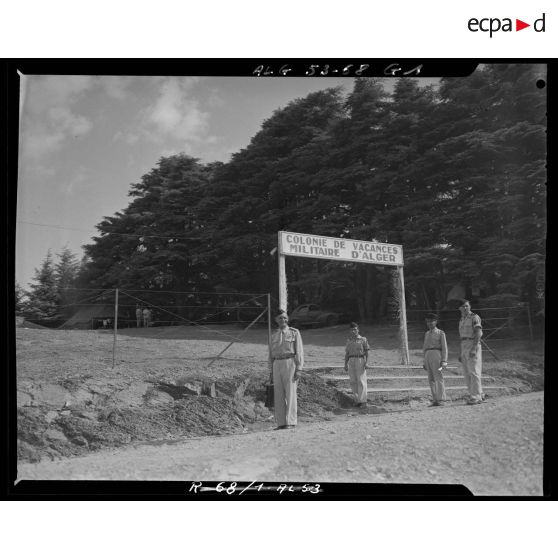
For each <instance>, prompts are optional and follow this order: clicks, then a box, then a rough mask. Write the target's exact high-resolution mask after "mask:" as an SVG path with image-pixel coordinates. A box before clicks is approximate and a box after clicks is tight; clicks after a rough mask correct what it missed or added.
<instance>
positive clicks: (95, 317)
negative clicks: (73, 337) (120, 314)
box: [60, 304, 114, 329]
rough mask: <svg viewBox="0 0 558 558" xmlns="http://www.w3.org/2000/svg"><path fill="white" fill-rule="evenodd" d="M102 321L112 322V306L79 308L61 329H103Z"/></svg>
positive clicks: (102, 305) (100, 305)
mask: <svg viewBox="0 0 558 558" xmlns="http://www.w3.org/2000/svg"><path fill="white" fill-rule="evenodd" d="M103 320H111V323H112V322H114V305H111V304H92V305H89V306H83V307H82V308H80V309H79V310H78V311H77V312H76V313H75V314H74V315H73V316H72V317H71V318H70V319H68V320H66V321H65V322H64V323H63V324H62V325H61V326H60V328H62V329H91V328H93V329H95V328H98V327H99V328H100V327H103Z"/></svg>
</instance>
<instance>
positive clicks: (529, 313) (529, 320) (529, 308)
mask: <svg viewBox="0 0 558 558" xmlns="http://www.w3.org/2000/svg"><path fill="white" fill-rule="evenodd" d="M525 305H526V306H527V320H528V322H529V336H530V337H531V343H532V342H533V324H532V322H531V306H530V304H529V303H528V302H526V303H525Z"/></svg>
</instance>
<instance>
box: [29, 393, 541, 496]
mask: <svg viewBox="0 0 558 558" xmlns="http://www.w3.org/2000/svg"><path fill="white" fill-rule="evenodd" d="M542 452H543V392H533V393H528V394H523V395H519V396H514V397H501V398H498V399H495V400H491V401H488V402H486V403H484V404H483V405H477V406H466V405H456V406H451V407H443V408H432V409H427V410H419V411H406V412H399V413H386V414H381V415H364V416H358V417H342V418H340V419H339V420H334V421H331V422H320V423H310V424H309V423H304V424H301V425H300V426H299V428H298V429H297V430H286V431H285V430H283V431H264V432H253V433H249V434H242V435H233V436H223V437H209V438H199V439H191V440H188V441H184V442H180V443H178V444H163V445H156V446H154V445H142V446H137V447H132V448H130V447H128V448H125V449H120V450H115V451H108V452H99V453H96V454H92V455H89V456H87V457H82V458H74V459H65V460H60V461H51V462H46V461H45V462H41V463H37V464H21V465H20V466H19V480H24V479H35V480H37V479H65V480H66V479H74V480H78V479H79V480H86V479H95V480H108V479H112V480H197V479H203V480H220V481H221V480H222V481H227V480H236V481H241V480H242V481H251V480H260V481H292V482H310V481H312V482H365V483H374V482H380V483H384V482H394V483H460V484H464V485H465V486H466V487H467V488H469V489H470V490H471V491H472V492H473V493H474V494H476V495H516V496H521V495H542V470H543V469H542V468H543V453H542Z"/></svg>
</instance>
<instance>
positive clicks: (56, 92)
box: [21, 76, 93, 159]
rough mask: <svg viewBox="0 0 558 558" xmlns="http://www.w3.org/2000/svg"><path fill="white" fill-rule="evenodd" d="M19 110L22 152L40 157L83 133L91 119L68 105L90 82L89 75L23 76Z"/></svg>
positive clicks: (88, 86) (32, 156) (74, 100)
mask: <svg viewBox="0 0 558 558" xmlns="http://www.w3.org/2000/svg"><path fill="white" fill-rule="evenodd" d="M26 82H27V83H26V96H25V102H24V106H23V114H22V133H21V139H22V142H21V145H22V153H23V154H24V155H26V156H28V157H30V158H32V159H40V158H42V157H44V156H46V155H48V154H50V153H52V152H53V151H56V150H58V149H60V148H61V147H62V146H63V144H64V143H65V142H66V141H67V140H69V139H70V138H76V137H79V136H82V135H84V134H87V133H88V132H89V131H90V130H91V128H92V126H93V124H92V122H91V121H90V120H89V119H88V118H86V117H85V116H82V115H80V114H77V113H76V112H75V111H74V110H73V109H72V105H73V104H74V103H75V102H76V101H77V100H78V98H79V97H80V95H81V94H82V93H84V92H85V91H86V90H88V89H89V88H90V87H91V86H92V84H93V78H92V77H90V76H27V79H26Z"/></svg>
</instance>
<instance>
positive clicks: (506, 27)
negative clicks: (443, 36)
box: [467, 14, 545, 38]
mask: <svg viewBox="0 0 558 558" xmlns="http://www.w3.org/2000/svg"><path fill="white" fill-rule="evenodd" d="M467 27H468V28H469V31H472V32H473V33H476V32H477V31H482V32H484V33H490V38H492V35H493V34H494V33H497V32H498V31H503V32H510V31H514V30H515V31H521V30H522V29H526V28H527V27H531V24H530V23H525V22H524V21H521V20H520V19H516V20H515V29H514V28H513V23H512V19H511V18H509V17H505V18H503V19H500V18H498V17H485V18H482V19H477V18H475V17H472V18H471V19H470V20H469V21H468V23H467ZM532 27H533V29H534V30H535V32H537V33H544V31H545V30H544V27H545V14H543V15H542V16H541V17H540V18H538V19H536V20H535V21H534V22H533V26H532Z"/></svg>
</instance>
